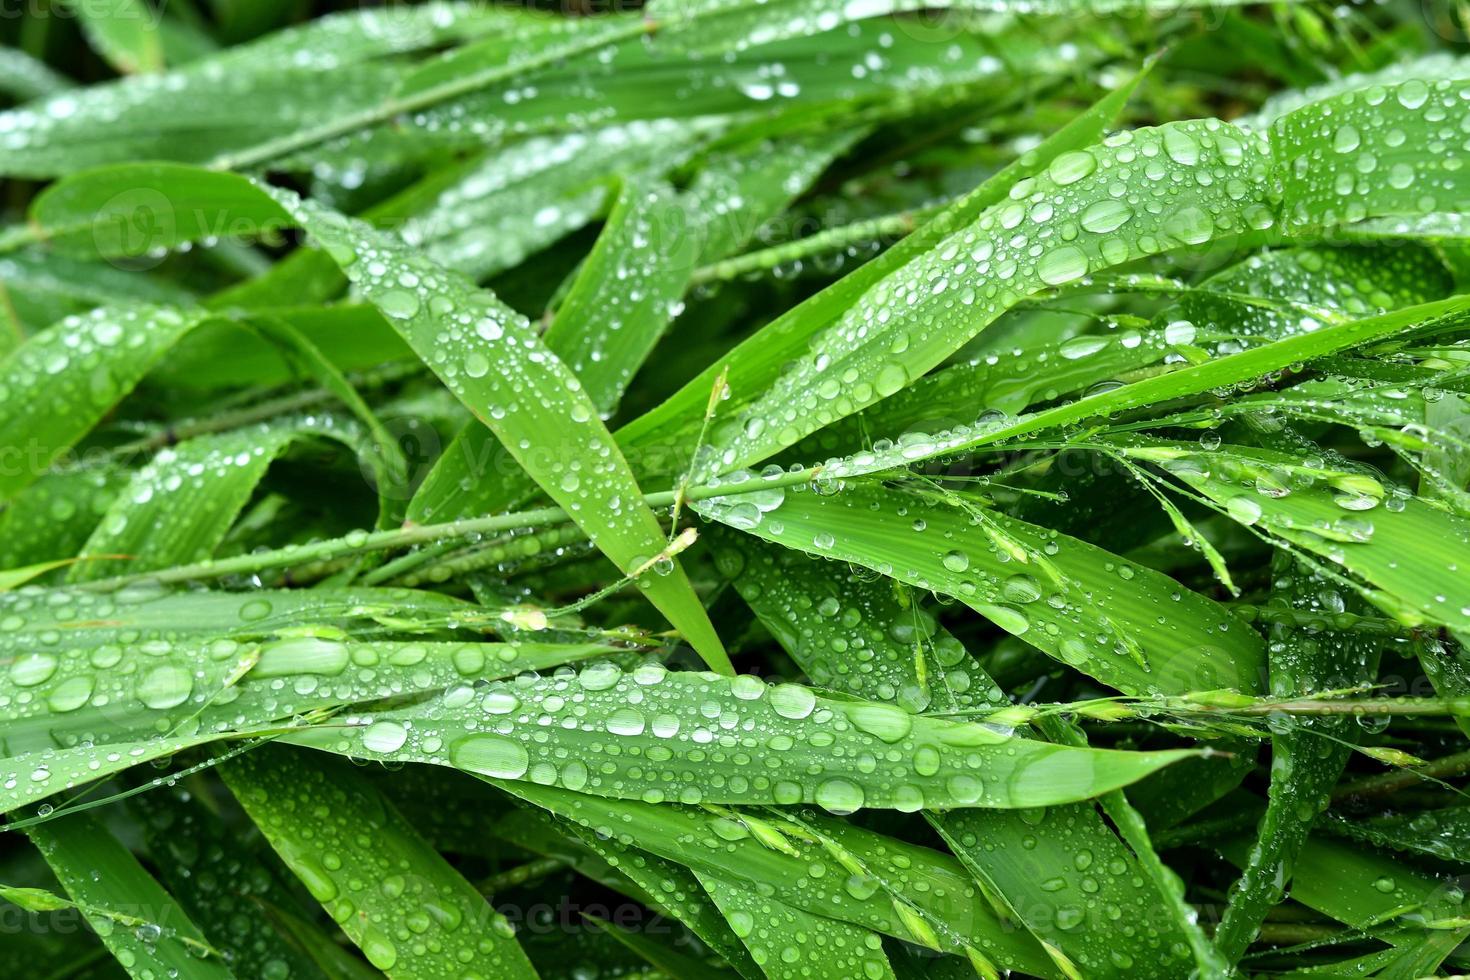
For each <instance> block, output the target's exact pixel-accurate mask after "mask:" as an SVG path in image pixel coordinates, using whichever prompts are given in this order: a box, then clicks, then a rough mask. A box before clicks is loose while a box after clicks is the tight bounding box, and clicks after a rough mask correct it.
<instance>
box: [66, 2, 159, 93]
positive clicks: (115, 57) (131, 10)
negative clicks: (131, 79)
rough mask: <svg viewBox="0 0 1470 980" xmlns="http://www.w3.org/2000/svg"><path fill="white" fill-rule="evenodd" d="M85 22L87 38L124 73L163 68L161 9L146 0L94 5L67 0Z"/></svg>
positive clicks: (83, 23) (83, 29)
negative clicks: (157, 9)
mask: <svg viewBox="0 0 1470 980" xmlns="http://www.w3.org/2000/svg"><path fill="white" fill-rule="evenodd" d="M66 5H67V7H69V8H70V9H72V10H73V11H74V12H75V13H76V15H77V17H78V18H79V19H80V20H81V23H82V32H83V33H84V34H86V36H87V41H88V43H90V44H91V45H92V47H93V48H95V49H96V50H97V52H98V53H99V54H101V55H102V56H103V57H104V58H106V59H107V61H108V63H110V64H111V65H112V67H114V68H116V69H117V70H118V71H120V72H122V73H123V74H124V75H133V74H137V73H139V72H157V71H162V70H163V43H162V40H161V39H160V36H159V21H160V20H161V19H162V16H163V12H162V11H161V10H159V11H154V10H153V9H151V8H150V7H149V6H148V4H147V3H146V2H144V0H119V2H117V3H107V4H93V3H87V2H86V0H67V4H66Z"/></svg>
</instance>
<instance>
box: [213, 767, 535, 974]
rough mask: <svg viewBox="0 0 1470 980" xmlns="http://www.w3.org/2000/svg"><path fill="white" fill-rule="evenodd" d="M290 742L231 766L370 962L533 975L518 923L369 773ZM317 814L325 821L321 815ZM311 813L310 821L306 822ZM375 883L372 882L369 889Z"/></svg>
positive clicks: (259, 817)
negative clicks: (417, 828)
mask: <svg viewBox="0 0 1470 980" xmlns="http://www.w3.org/2000/svg"><path fill="white" fill-rule="evenodd" d="M314 762H315V764H313V765H311V766H305V765H302V764H301V760H300V757H299V756H297V755H293V754H291V753H290V752H288V751H287V750H284V749H275V748H266V749H257V750H256V751H254V752H251V753H249V754H247V755H244V756H241V757H240V758H238V759H235V760H233V761H232V762H230V763H229V764H228V765H226V766H225V767H224V769H223V775H224V778H225V782H226V783H227V784H228V785H230V786H231V787H232V788H234V789H235V792H236V795H237V797H238V798H239V800H240V803H241V805H242V806H244V808H245V810H246V812H248V813H249V814H250V815H251V818H252V819H254V820H255V821H256V823H257V824H258V825H259V826H260V828H261V830H262V831H263V832H264V833H265V836H266V840H268V841H270V844H271V846H272V847H274V848H275V850H276V853H277V854H279V855H280V856H281V860H282V861H284V862H285V863H286V866H287V867H288V868H290V869H291V871H292V873H294V874H295V875H296V877H297V878H299V879H300V880H301V883H302V884H303V885H305V886H306V888H307V891H309V892H311V896H312V897H313V898H315V899H316V900H317V901H318V902H320V903H321V904H322V906H323V907H324V908H326V909H327V910H328V912H330V913H331V914H332V917H333V918H334V919H335V920H336V921H337V922H338V924H339V925H340V926H341V927H342V930H343V931H344V932H345V933H347V935H348V936H349V937H350V938H351V939H352V941H353V942H355V943H356V944H357V945H358V948H360V949H361V950H362V953H363V955H364V956H365V957H366V958H367V960H368V962H369V963H371V964H372V965H373V966H375V967H377V968H378V969H379V970H382V971H383V972H384V973H386V974H387V975H388V976H390V977H417V976H424V975H431V974H441V975H460V974H461V973H463V971H464V970H465V969H467V968H469V969H472V970H475V971H479V972H482V973H484V974H485V975H487V976H496V977H534V976H536V971H535V970H534V969H533V968H532V967H531V963H530V961H529V960H528V959H526V954H525V953H524V952H522V951H521V948H520V946H519V945H517V943H516V941H515V938H514V932H513V930H512V929H511V927H510V925H509V923H507V922H506V921H505V918H504V917H503V916H501V915H500V914H499V913H497V912H495V911H494V910H493V909H491V908H490V906H489V905H487V904H486V903H485V900H484V898H482V897H481V896H480V894H479V893H478V892H476V891H475V890H474V888H473V887H472V886H471V885H470V883H469V882H467V881H465V880H464V878H462V877H461V876H460V875H459V873H458V872H456V871H455V870H454V869H453V868H452V867H450V865H449V864H448V862H446V861H445V860H444V859H443V858H442V857H440V856H439V854H438V853H437V852H436V851H434V850H433V848H431V847H429V846H428V844H426V843H425V842H424V840H423V839H422V838H421V837H419V836H418V834H417V833H415V832H414V830H413V828H412V827H411V826H410V825H409V824H408V823H407V821H405V820H404V819H403V817H402V816H400V815H399V814H398V813H397V811H395V810H394V809H393V807H392V805H391V804H389V803H388V802H387V801H385V800H384V799H382V797H381V796H379V795H378V793H377V792H376V791H375V790H374V789H373V788H372V786H371V784H369V783H368V782H367V781H366V780H365V779H364V778H363V777H362V776H360V775H358V774H356V773H353V772H352V771H351V769H350V767H347V766H345V765H325V764H322V762H321V760H314ZM313 812H317V813H321V815H322V817H324V818H325V819H320V818H318V819H312V818H311V817H310V816H309V815H310V814H311V813H313ZM301 818H306V819H305V820H303V819H301ZM366 882H373V883H374V884H373V887H367V888H364V887H362V885H363V884H364V883H366Z"/></svg>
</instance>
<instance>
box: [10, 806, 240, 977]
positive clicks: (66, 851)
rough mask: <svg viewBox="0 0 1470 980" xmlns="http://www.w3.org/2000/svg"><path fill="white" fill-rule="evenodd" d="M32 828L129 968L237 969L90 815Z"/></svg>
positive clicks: (140, 972)
mask: <svg viewBox="0 0 1470 980" xmlns="http://www.w3.org/2000/svg"><path fill="white" fill-rule="evenodd" d="M27 834H28V835H29V836H30V838H31V841H32V842H33V843H34V844H35V845H36V846H37V847H38V848H40V850H41V854H42V855H43V856H44V857H45V858H46V862H47V863H48V864H49V865H51V870H52V871H54V872H55V873H56V877H57V879H58V880H59V881H60V882H61V884H62V887H64V888H65V889H66V892H67V894H68V895H69V896H71V899H72V901H73V902H75V903H76V904H77V906H78V907H79V908H80V909H81V910H82V914H83V915H84V916H85V917H86V920H87V922H88V924H89V925H91V927H92V928H93V930H95V931H96V933H97V935H98V936H100V937H101V938H102V942H103V944H104V945H105V946H107V948H108V950H110V951H111V952H112V955H113V956H114V957H116V958H117V961H118V962H119V963H120V964H122V966H123V967H124V969H126V970H127V971H128V975H129V976H131V977H134V978H135V980H147V978H150V977H157V976H169V975H176V976H188V977H199V978H200V980H222V978H228V977H230V976H232V975H233V974H232V973H231V971H230V969H229V968H228V967H227V966H226V965H225V963H224V962H223V960H222V959H221V957H220V955H219V952H218V951H217V950H215V949H214V948H213V947H211V946H210V945H209V944H208V943H207V942H206V941H205V939H204V936H203V935H202V934H201V933H200V932H199V929H198V927H196V926H195V925H194V923H193V922H191V921H190V920H189V917H188V915H186V914H185V912H184V910H183V909H181V908H179V906H178V903H176V902H175V901H174V899H173V897H172V896H170V895H169V894H168V893H167V892H166V891H164V890H163V887H162V886H160V885H159V884H158V882H157V881H155V880H154V879H153V877H152V876H151V875H149V874H148V872H147V871H146V870H144V868H143V866H142V865H141V864H139V863H138V860H137V858H135V857H133V855H132V854H131V853H129V851H128V849H127V848H126V847H125V846H123V844H122V843H121V842H120V841H119V840H118V839H117V838H116V837H114V836H113V835H112V834H111V833H109V832H108V831H107V830H106V829H105V828H103V827H102V826H101V825H99V824H98V823H97V822H96V821H94V820H93V819H92V818H91V817H87V816H80V815H78V816H69V817H64V818H61V819H57V820H50V821H47V822H46V823H44V824H40V825H38V826H34V827H31V828H30V829H29V830H28V831H27Z"/></svg>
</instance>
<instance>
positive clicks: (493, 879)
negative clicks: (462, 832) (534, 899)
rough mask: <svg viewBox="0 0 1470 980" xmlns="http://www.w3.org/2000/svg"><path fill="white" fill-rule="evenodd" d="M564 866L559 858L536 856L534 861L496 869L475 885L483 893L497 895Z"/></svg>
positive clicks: (538, 878)
mask: <svg viewBox="0 0 1470 980" xmlns="http://www.w3.org/2000/svg"><path fill="white" fill-rule="evenodd" d="M566 867H567V863H566V862H565V861H563V860H561V859H560V858H536V859H535V860H534V861H527V862H526V863H525V864H518V865H516V866H515V867H513V868H506V869H505V870H504V871H497V872H496V873H495V874H493V875H490V876H489V877H487V878H484V879H482V880H481V881H480V883H479V884H477V885H476V886H475V887H476V888H477V889H479V891H480V893H481V894H483V895H498V894H499V893H500V892H503V891H506V890H507V889H510V888H517V887H519V886H521V885H525V884H529V883H531V882H533V881H540V880H541V879H542V878H545V877H546V876H547V875H553V874H556V873H557V872H558V871H562V870H565V869H566Z"/></svg>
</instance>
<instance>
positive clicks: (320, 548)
mask: <svg viewBox="0 0 1470 980" xmlns="http://www.w3.org/2000/svg"><path fill="white" fill-rule="evenodd" d="M819 469H820V467H811V468H809V469H803V470H797V471H795V472H790V473H783V474H781V475H780V476H778V477H774V478H772V479H756V480H747V481H746V482H744V483H732V484H720V485H716V486H710V485H703V486H698V487H691V488H690V489H689V491H688V493H687V494H686V498H687V499H689V500H706V499H709V498H711V497H725V496H732V495H735V494H740V493H751V492H754V491H756V490H767V489H770V488H772V487H789V486H793V485H796V484H802V483H809V482H811V480H812V478H813V477H815V476H816V475H817V472H818V470H819ZM676 496H677V491H675V490H663V491H659V492H658V493H650V494H645V495H644V497H643V501H644V503H646V504H647V505H648V506H649V507H651V508H655V509H657V508H664V507H670V506H672V505H673V503H674V500H675V497H676ZM571 519H572V518H571V516H570V515H569V514H567V512H566V511H564V510H562V509H561V508H560V507H539V508H536V509H533V510H523V511H518V512H515V513H510V514H487V515H484V516H481V517H468V518H464V519H463V520H458V521H449V522H446V523H443V524H414V525H408V526H405V527H400V528H394V529H392V530H388V531H364V530H358V531H349V532H348V533H347V534H344V535H342V536H341V537H337V538H328V539H327V540H325V541H313V542H310V543H307V544H295V545H287V546H286V547H284V548H276V549H273V550H271V551H260V552H252V553H250V554H245V555H235V556H232V557H230V558H219V559H211V560H206V561H201V562H195V563H193V564H189V565H178V566H175V567H173V568H165V569H161V570H159V571H155V572H140V573H137V574H134V575H119V576H114V577H113V578H108V579H99V580H97V581H95V582H89V583H87V584H86V585H83V586H82V588H85V589H88V590H91V591H99V592H110V591H113V590H115V589H119V588H123V587H125V586H128V585H133V584H135V583H140V582H151V583H156V584H161V585H172V584H177V583H180V582H189V581H195V580H199V579H213V578H223V577H225V576H229V575H251V574H254V573H257V572H262V571H265V570H266V569H270V568H280V567H283V566H287V565H300V564H305V563H307V562H320V561H328V560H331V559H333V558H341V557H345V556H348V555H360V554H365V553H368V552H373V551H383V550H387V549H390V548H404V547H408V546H410V545H416V544H425V543H428V542H431V541H441V540H445V539H448V538H463V537H472V536H475V535H480V534H499V533H501V532H505V531H514V530H518V529H521V528H529V527H542V526H550V525H556V524H566V523H568V522H570V521H571Z"/></svg>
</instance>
